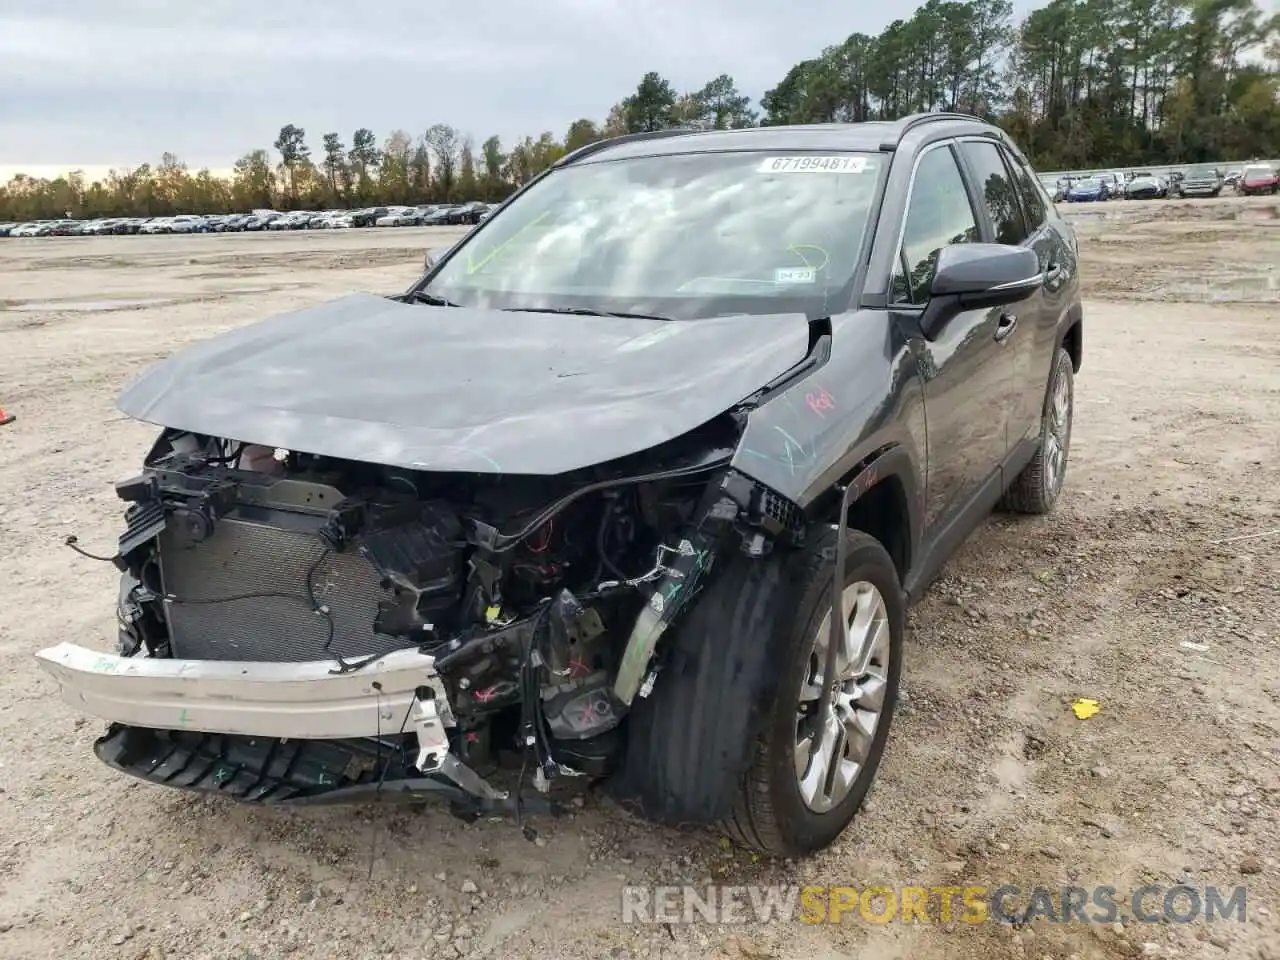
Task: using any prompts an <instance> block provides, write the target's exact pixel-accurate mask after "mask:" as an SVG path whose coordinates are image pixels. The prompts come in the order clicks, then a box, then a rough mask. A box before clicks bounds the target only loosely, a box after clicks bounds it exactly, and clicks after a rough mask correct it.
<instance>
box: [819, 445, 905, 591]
mask: <svg viewBox="0 0 1280 960" xmlns="http://www.w3.org/2000/svg"><path fill="white" fill-rule="evenodd" d="M917 475H918V471H917V468H916V464H915V461H914V460H913V458H912V457H911V455H910V453H909V452H908V451H907V450H906V449H905V448H904V447H902V446H901V445H898V444H889V445H886V446H884V447H880V448H878V449H877V450H875V451H874V452H873V453H871V454H870V455H868V456H867V457H864V458H863V459H862V460H861V461H859V462H858V464H857V466H855V467H854V468H853V469H852V470H851V471H849V473H848V474H846V476H845V479H844V480H843V481H842V482H841V483H838V484H836V485H834V486H832V487H831V488H830V489H828V490H827V491H826V493H824V494H823V495H822V496H821V497H819V498H817V499H815V500H814V501H813V502H812V503H811V504H810V506H809V509H808V510H807V511H806V513H808V515H809V517H810V519H811V520H812V521H815V522H825V523H833V524H838V523H839V522H840V520H841V516H840V512H841V506H842V505H843V504H844V501H845V497H846V494H847V496H848V503H847V509H846V510H845V515H844V522H845V525H846V527H847V528H848V529H850V530H861V531H862V532H863V533H866V534H867V535H869V536H871V537H874V538H875V539H876V540H878V541H879V542H880V545H881V546H883V547H884V548H885V550H886V551H887V552H888V554H889V556H890V557H891V558H892V559H893V564H894V567H895V568H896V569H897V571H898V579H899V581H900V582H902V583H905V582H906V581H907V576H908V574H909V573H910V571H911V569H912V565H913V564H914V563H915V562H916V561H917V559H918V557H919V544H920V537H921V509H922V505H921V499H920V497H921V490H920V484H919V483H918V482H917Z"/></svg>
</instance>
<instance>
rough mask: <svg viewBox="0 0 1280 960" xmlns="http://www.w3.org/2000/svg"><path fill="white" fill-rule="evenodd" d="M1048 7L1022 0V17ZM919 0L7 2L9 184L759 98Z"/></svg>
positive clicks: (511, 131)
mask: <svg viewBox="0 0 1280 960" xmlns="http://www.w3.org/2000/svg"><path fill="white" fill-rule="evenodd" d="M1037 5H1038V4H1037V3H1036V2H1035V0H1017V2H1015V14H1018V15H1021V14H1025V13H1026V12H1027V10H1029V9H1031V8H1032V7H1034V6H1037ZM916 6H918V4H917V3H915V2H913V0H879V2H877V3H874V4H870V3H851V2H849V0H806V2H804V3H796V2H795V0H645V2H643V3H641V2H638V0H630V2H623V0H536V2H532V3H531V2H529V0H484V2H482V3H474V4H443V3H424V2H421V0H365V2H358V3H351V2H348V0H341V2H338V0H3V2H0V182H4V181H5V180H7V179H8V178H9V177H10V176H12V174H13V173H14V172H17V171H23V172H26V173H30V174H32V175H35V176H52V175H56V174H57V173H61V172H65V171H67V170H70V169H75V168H79V169H82V170H84V171H85V173H86V174H87V175H88V176H89V177H90V179H94V178H96V177H97V176H100V175H102V174H104V173H105V172H106V171H107V170H108V169H109V168H111V167H113V166H114V167H117V168H123V167H135V166H137V165H138V164H140V163H144V162H149V163H153V164H154V163H155V162H156V161H158V160H159V158H160V154H161V153H162V152H164V151H170V152H173V153H175V154H177V155H178V157H179V158H181V159H182V160H183V161H185V162H186V163H187V165H188V166H189V167H190V168H191V169H198V168H200V167H206V166H207V167H209V168H211V169H213V170H215V171H225V170H227V169H228V168H230V167H231V165H232V164H233V163H234V162H235V160H236V158H238V157H240V156H241V155H243V154H244V153H245V152H247V151H248V150H251V149H253V148H256V147H263V148H267V149H270V148H271V145H272V143H273V142H274V141H275V138H276V135H277V134H278V132H279V130H280V127H281V126H283V125H284V124H286V123H294V124H296V125H298V126H300V127H303V128H304V129H305V130H306V131H307V140H308V143H309V144H310V145H311V147H312V150H313V153H314V152H316V151H317V150H318V148H319V144H320V138H321V135H322V134H323V133H325V132H327V131H331V130H336V131H339V132H340V133H341V134H342V136H343V140H344V142H347V143H349V142H350V137H351V133H352V131H353V130H355V129H356V128H358V127H361V126H365V127H369V128H371V129H372V130H373V131H374V133H375V134H376V135H377V137H378V140H379V142H381V140H382V139H383V138H384V137H385V136H386V135H387V134H388V133H389V132H390V131H391V130H393V129H396V128H400V129H404V130H406V131H408V132H410V133H411V134H414V135H416V134H418V133H421V132H422V131H423V130H425V129H426V128H427V127H429V126H431V125H432V124H434V123H447V124H450V125H452V126H454V127H457V128H458V129H460V130H462V131H464V132H465V133H469V134H471V135H472V136H473V137H474V139H475V142H476V144H477V145H478V144H479V143H480V142H481V141H483V140H484V139H485V138H486V137H488V136H489V135H491V134H495V133H496V134H498V135H499V136H500V137H501V138H502V140H503V141H504V143H508V144H509V143H511V142H512V141H513V140H516V139H518V138H522V137H524V136H525V135H533V136H537V135H538V134H539V133H540V132H541V131H543V130H550V131H552V132H553V133H555V134H556V135H557V136H562V135H563V133H564V131H565V129H566V128H567V127H568V125H569V124H570V123H571V122H572V121H573V120H574V119H576V118H578V117H589V118H592V119H595V120H602V119H603V118H604V116H605V115H606V113H607V112H608V110H609V108H610V106H612V105H613V104H614V103H616V102H617V101H618V100H620V99H622V98H623V97H624V96H626V95H627V94H629V93H630V92H631V91H633V90H634V89H635V86H636V84H637V83H638V82H639V79H640V77H641V76H642V75H643V74H644V73H645V72H646V71H649V70H656V71H658V72H659V73H661V74H662V75H664V76H665V77H667V78H668V79H670V80H671V81H672V83H673V84H674V85H675V86H676V87H677V89H680V90H685V89H693V88H697V87H700V86H701V85H702V84H703V83H705V82H706V81H707V80H709V79H711V78H713V77H714V76H716V75H717V74H720V73H729V74H731V75H732V76H733V77H734V78H735V79H736V80H737V81H738V85H739V87H740V88H741V89H742V90H743V91H744V92H746V93H748V94H749V95H751V96H752V98H753V99H758V98H759V96H760V95H761V94H762V93H764V91H765V90H767V89H769V88H770V87H772V86H774V85H775V84H776V83H777V82H778V81H779V80H780V79H781V78H782V77H783V76H784V75H785V73H786V71H787V70H788V69H789V68H790V67H791V66H792V65H793V64H795V63H796V62H797V61H799V60H801V59H805V58H807V57H811V56H814V55H816V54H817V53H818V52H819V51H820V50H821V49H822V48H823V47H824V46H827V45H829V44H832V43H838V42H840V41H841V40H843V39H844V38H845V37H846V36H848V35H849V34H850V33H853V32H856V31H863V32H866V33H878V32H879V31H880V30H881V29H883V28H884V27H885V26H886V25H887V24H888V23H889V22H891V21H892V20H895V19H897V18H900V17H907V16H909V15H910V14H911V12H912V10H913V9H915V7H916Z"/></svg>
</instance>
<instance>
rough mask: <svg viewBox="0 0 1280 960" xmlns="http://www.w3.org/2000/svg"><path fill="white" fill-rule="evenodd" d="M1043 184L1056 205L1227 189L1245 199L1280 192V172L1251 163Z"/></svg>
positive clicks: (1214, 194)
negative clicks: (1237, 166) (1233, 168)
mask: <svg viewBox="0 0 1280 960" xmlns="http://www.w3.org/2000/svg"><path fill="white" fill-rule="evenodd" d="M1044 184H1045V188H1046V189H1047V190H1048V191H1049V193H1050V194H1051V195H1052V196H1053V199H1054V202H1055V203H1062V202H1066V203H1088V202H1093V201H1098V200H1117V199H1126V200H1150V199H1157V198H1163V197H1217V196H1220V195H1221V194H1222V191H1223V190H1226V189H1228V188H1231V189H1234V190H1235V192H1236V193H1239V194H1241V195H1244V196H1256V195H1258V194H1274V193H1278V192H1280V171H1278V170H1276V169H1275V168H1274V167H1272V166H1271V165H1270V164H1267V163H1250V164H1246V165H1245V166H1244V167H1243V168H1241V169H1240V170H1223V169H1222V168H1221V167H1217V166H1198V167H1189V168H1187V169H1186V170H1170V171H1167V172H1164V173H1139V174H1125V173H1122V172H1119V171H1117V172H1114V173H1101V174H1094V175H1092V176H1081V177H1077V176H1071V175H1067V176H1062V177H1058V178H1057V179H1056V180H1055V179H1053V178H1045V179H1044Z"/></svg>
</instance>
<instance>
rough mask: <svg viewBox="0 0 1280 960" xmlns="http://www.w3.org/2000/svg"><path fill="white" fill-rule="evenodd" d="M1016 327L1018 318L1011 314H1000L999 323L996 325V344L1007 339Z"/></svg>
mask: <svg viewBox="0 0 1280 960" xmlns="http://www.w3.org/2000/svg"><path fill="white" fill-rule="evenodd" d="M1017 325H1018V318H1017V317H1016V316H1015V315H1014V314H1012V313H1002V314H1000V322H999V323H998V324H996V343H1004V342H1005V341H1006V340H1008V339H1009V334H1011V333H1013V331H1014V328H1015V327H1017Z"/></svg>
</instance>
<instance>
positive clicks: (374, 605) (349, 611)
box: [159, 518, 408, 662]
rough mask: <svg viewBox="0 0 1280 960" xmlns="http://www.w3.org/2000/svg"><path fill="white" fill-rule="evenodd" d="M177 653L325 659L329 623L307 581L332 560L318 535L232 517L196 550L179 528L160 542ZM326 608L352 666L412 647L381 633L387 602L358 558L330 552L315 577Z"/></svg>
mask: <svg viewBox="0 0 1280 960" xmlns="http://www.w3.org/2000/svg"><path fill="white" fill-rule="evenodd" d="M159 546H160V570H161V574H162V576H163V581H164V590H165V593H166V594H168V595H171V596H173V597H174V598H175V599H174V600H171V601H167V602H166V608H167V610H168V616H169V631H170V646H171V648H172V650H173V655H174V656H175V657H177V658H179V659H192V660H257V661H291V662H296V661H302V660H324V659H327V658H328V657H329V656H330V654H327V653H326V652H325V649H324V644H325V641H326V639H327V638H328V635H329V627H328V622H327V620H326V618H325V617H324V616H322V615H320V614H317V613H315V612H314V611H313V610H312V608H311V602H310V600H309V599H308V597H307V572H308V570H309V569H310V567H311V565H312V564H314V563H315V562H316V561H317V560H318V559H319V558H320V556H321V554H322V553H324V549H325V548H324V545H323V544H322V543H321V542H320V540H319V539H318V538H317V537H316V535H315V534H313V533H304V532H299V531H295V530H286V529H281V528H279V527H273V526H267V525H264V524H257V523H250V522H247V521H244V520H240V519H227V518H223V519H220V520H219V521H218V522H217V525H216V526H215V528H214V533H213V536H212V537H210V538H209V539H208V540H205V541H203V542H199V543H192V542H190V541H189V540H188V539H187V538H186V536H185V535H184V534H183V533H182V532H181V531H179V530H175V529H174V528H173V527H170V528H169V529H166V530H165V531H164V532H163V533H162V534H161V535H160V537H159ZM311 584H312V590H313V593H314V595H315V600H316V603H317V604H320V605H322V606H327V607H328V608H329V614H330V617H332V619H333V642H332V643H331V644H330V645H329V651H330V652H331V653H334V654H338V655H341V656H343V657H359V656H363V655H367V654H378V653H385V652H386V651H388V650H395V649H398V648H400V647H404V646H407V645H408V644H407V643H406V641H405V640H404V638H403V637H387V636H383V635H380V634H376V633H374V632H373V622H374V618H375V616H376V615H377V612H378V601H379V600H382V599H384V598H385V597H386V593H385V592H384V591H383V590H382V589H381V587H380V586H379V583H378V574H377V572H376V571H375V570H374V569H373V567H372V566H371V565H370V564H369V563H368V561H366V560H365V559H364V558H363V557H361V556H360V555H359V553H357V552H355V551H352V552H350V553H333V552H330V553H329V555H328V556H327V557H325V559H324V560H323V562H321V563H320V565H319V566H318V567H317V568H316V570H315V573H314V574H313V575H312V577H311Z"/></svg>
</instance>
